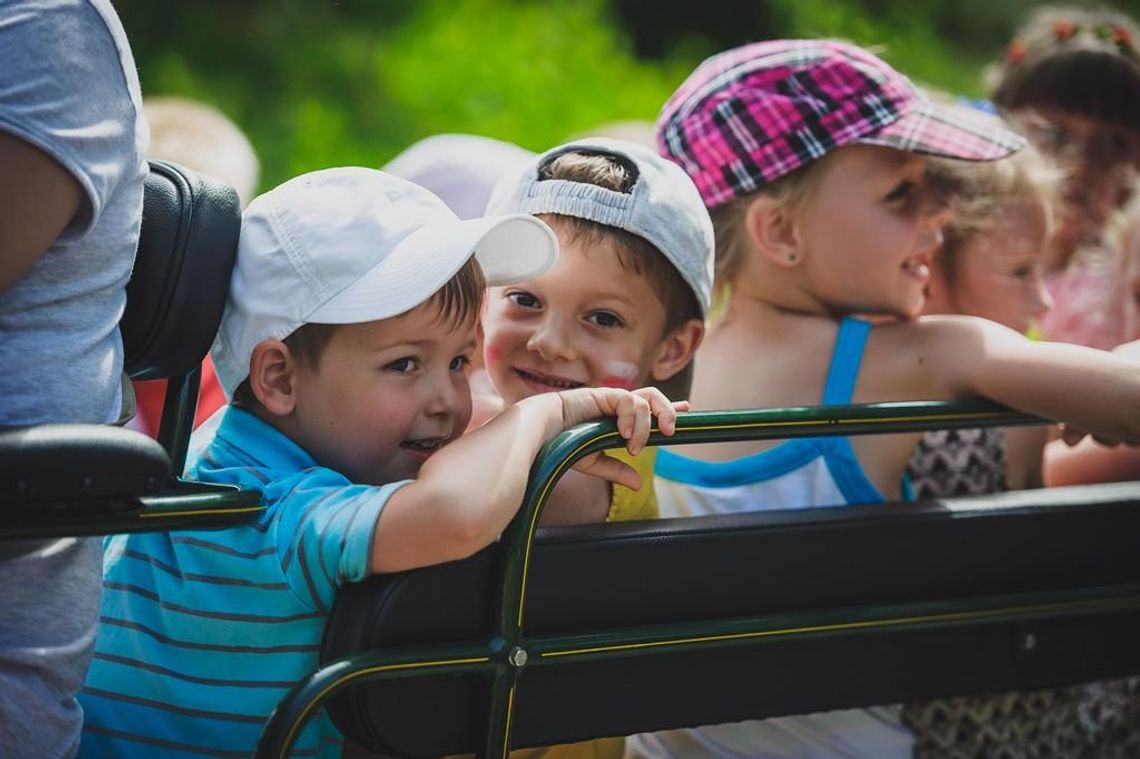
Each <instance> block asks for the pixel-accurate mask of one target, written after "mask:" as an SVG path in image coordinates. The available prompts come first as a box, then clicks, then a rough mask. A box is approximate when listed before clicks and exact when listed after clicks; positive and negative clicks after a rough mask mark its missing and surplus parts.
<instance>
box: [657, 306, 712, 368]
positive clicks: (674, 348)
mask: <svg viewBox="0 0 1140 759" xmlns="http://www.w3.org/2000/svg"><path fill="white" fill-rule="evenodd" d="M704 337H705V323H704V322H703V321H701V320H700V319H689V320H688V321H687V322H685V323H684V324H682V325H681V326H679V327H677V328H676V329H675V330H673V331H672V332H670V333H669V334H668V335H666V336H665V339H664V340H662V341H661V344H660V345H658V346H657V356H656V358H654V360H653V366H652V367H651V368H650V371H649V375H650V376H651V377H652V378H653V379H654V380H655V381H657V382H663V381H665V380H667V379H669V378H670V377H672V376H673V375H674V374H676V373H677V372H679V371H681V370H682V369H684V368H685V365H686V364H688V363H689V362H690V361H691V360H692V359H693V354H694V353H696V352H697V348H698V347H699V346H700V344H701V340H703V339H704Z"/></svg>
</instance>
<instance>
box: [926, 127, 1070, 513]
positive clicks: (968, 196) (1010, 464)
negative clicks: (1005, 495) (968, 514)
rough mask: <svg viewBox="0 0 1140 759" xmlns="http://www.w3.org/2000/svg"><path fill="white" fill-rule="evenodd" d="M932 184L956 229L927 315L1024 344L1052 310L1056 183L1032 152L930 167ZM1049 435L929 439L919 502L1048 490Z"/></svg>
mask: <svg viewBox="0 0 1140 759" xmlns="http://www.w3.org/2000/svg"><path fill="white" fill-rule="evenodd" d="M927 178H928V180H929V181H930V182H931V183H932V185H933V186H934V187H935V188H940V190H939V191H941V192H943V193H944V194H946V195H947V196H948V197H949V198H950V202H951V206H952V209H953V212H954V217H953V220H952V221H951V222H950V223H949V224H948V225H947V226H946V227H945V229H944V230H943V237H944V241H943V243H942V247H941V248H940V249H939V251H938V254H937V255H936V256H935V257H934V265H933V269H932V271H931V279H930V285H929V287H928V289H927V300H926V308H925V309H924V313H926V314H972V315H974V316H981V317H983V318H986V319H991V320H992V321H995V322H997V323H998V324H1004V325H1005V326H1007V327H1009V328H1010V329H1012V330H1014V331H1016V332H1019V333H1021V334H1026V333H1027V332H1028V331H1029V329H1030V327H1032V326H1033V325H1035V324H1036V323H1037V320H1038V319H1040V317H1041V315H1042V314H1044V313H1045V312H1046V311H1048V310H1049V307H1050V305H1051V304H1052V301H1051V300H1050V298H1049V293H1048V292H1047V291H1046V290H1045V285H1044V273H1045V249H1046V245H1047V244H1048V240H1049V234H1050V231H1051V228H1052V208H1053V205H1052V204H1053V200H1052V199H1053V198H1054V196H1055V193H1056V185H1057V178H1058V177H1057V173H1056V172H1055V171H1054V170H1053V169H1052V168H1051V167H1050V166H1049V165H1048V164H1047V163H1046V162H1045V160H1044V159H1043V158H1042V156H1041V155H1040V154H1039V153H1038V152H1037V151H1036V150H1034V149H1033V148H1026V149H1024V150H1022V151H1021V152H1020V153H1018V154H1017V155H1015V156H1013V157H1011V158H1006V159H1003V160H1000V161H993V162H989V163H977V162H967V161H951V160H947V159H941V158H938V159H932V160H931V161H930V163H929V165H928V167H927ZM1048 434H1049V430H1048V428H1047V427H1013V428H1010V429H1001V428H998V427H981V428H978V429H958V430H932V431H929V432H926V433H924V434H923V436H922V440H921V442H920V443H919V445H918V449H917V450H916V451H915V453H914V456H912V457H911V460H910V464H909V465H908V466H907V475H908V477H909V478H910V481H911V485H912V486H913V488H914V493H915V496H916V497H918V498H944V497H948V496H960V495H980V494H985V493H996V492H1001V491H1004V490H1020V489H1023V488H1035V487H1041V485H1042V476H1041V468H1042V451H1043V449H1044V446H1045V443H1046V441H1047V440H1048Z"/></svg>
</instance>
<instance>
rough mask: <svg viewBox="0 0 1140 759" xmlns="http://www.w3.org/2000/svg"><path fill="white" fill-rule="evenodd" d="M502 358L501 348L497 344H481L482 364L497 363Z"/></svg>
mask: <svg viewBox="0 0 1140 759" xmlns="http://www.w3.org/2000/svg"><path fill="white" fill-rule="evenodd" d="M502 358H503V349H502V348H500V347H499V346H497V345H491V344H489V343H488V344H487V345H485V346H483V364H484V365H486V366H490V365H491V364H497V363H499V361H500V360H502Z"/></svg>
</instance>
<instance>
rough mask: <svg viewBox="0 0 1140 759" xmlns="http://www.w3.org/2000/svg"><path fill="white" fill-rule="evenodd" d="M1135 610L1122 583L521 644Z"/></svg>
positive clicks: (761, 636)
mask: <svg viewBox="0 0 1140 759" xmlns="http://www.w3.org/2000/svg"><path fill="white" fill-rule="evenodd" d="M1136 609H1140V585H1127V586H1119V587H1112V588H1081V589H1076V590H1071V591H1065V592H1048V593H1029V594H1010V595H1002V596H991V597H988V598H971V599H967V600H963V601H939V602H926V603H919V604H894V605H885V606H870V607H855V608H851V609H832V610H824V611H810V612H789V613H784V614H772V615H766V616H761V617H748V618H742V619H732V620H720V621H711V622H704V623H681V624H672V625H653V626H648V627H644V628H637V629H629V630H615V631H609V632H603V633H585V634H578V635H566V636H543V637H537V638H530V639H527V641H526V647H527V650H528V651H529V653H530V660H529V665H528V666H533V667H543V666H559V665H565V664H573V663H576V662H582V661H599V660H612V659H624V658H629V657H632V656H642V655H656V654H668V653H674V652H676V651H679V650H705V649H714V648H727V647H734V646H751V645H758V644H762V643H765V642H770V641H778V640H787V639H789V638H805V637H819V636H829V635H843V634H848V633H853V632H867V631H887V630H892V629H900V628H907V629H919V628H931V627H946V626H961V625H968V624H976V623H993V622H1015V621H1020V620H1024V619H1030V618H1032V619H1035V620H1040V619H1049V618H1054V617H1060V616H1070V617H1071V616H1076V615H1082V616H1083V615H1089V614H1102V613H1106V612H1115V611H1130V610H1136Z"/></svg>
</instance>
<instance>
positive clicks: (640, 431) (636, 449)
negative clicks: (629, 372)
mask: <svg viewBox="0 0 1140 759" xmlns="http://www.w3.org/2000/svg"><path fill="white" fill-rule="evenodd" d="M651 421H652V419H651V417H650V409H649V401H648V400H646V399H645V397H644V396H642V395H637V394H635V393H627V394H626V395H625V397H623V398H622V399H621V400H620V401H619V402H618V422H617V426H618V432H619V433H620V434H621V436H622V437H624V438H625V441H626V442H625V448H626V450H627V451H629V453H630V455H631V456H636V455H637V454H639V453H641V450H642V449H643V448H645V442H646V441H647V440H649V426H650V422H651Z"/></svg>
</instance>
